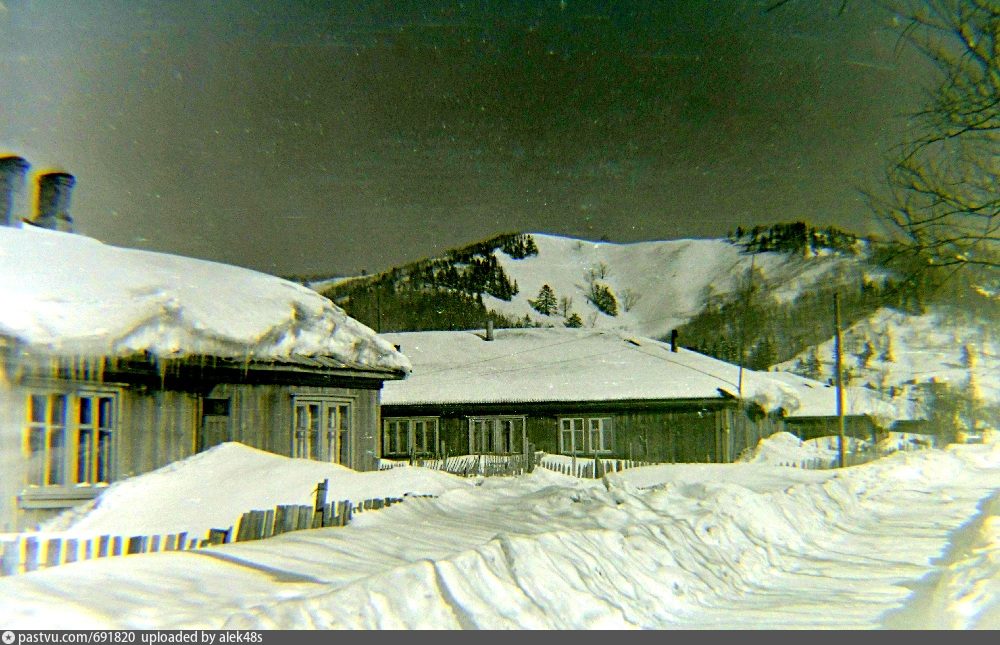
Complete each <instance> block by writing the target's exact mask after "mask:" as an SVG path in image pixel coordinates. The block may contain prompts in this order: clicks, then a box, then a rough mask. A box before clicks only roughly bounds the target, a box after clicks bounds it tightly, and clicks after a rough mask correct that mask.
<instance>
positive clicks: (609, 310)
mask: <svg viewBox="0 0 1000 645" xmlns="http://www.w3.org/2000/svg"><path fill="white" fill-rule="evenodd" d="M590 301H591V302H592V303H594V306H595V307H597V309H598V310H599V311H601V312H603V313H605V314H607V315H609V316H617V315H618V300H617V299H616V298H615V294H614V292H612V291H611V288H610V287H608V286H607V285H604V284H601V283H600V282H594V283H593V284H592V285H591V286H590Z"/></svg>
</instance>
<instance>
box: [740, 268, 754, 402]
mask: <svg viewBox="0 0 1000 645" xmlns="http://www.w3.org/2000/svg"><path fill="white" fill-rule="evenodd" d="M756 259H757V254H756V253H754V254H753V255H751V256H750V273H749V274H748V275H747V297H746V300H745V301H744V302H743V316H742V320H740V349H739V352H740V355H739V364H740V374H739V378H738V379H737V383H736V396H737V398H738V399H739V400H740V402H741V403H742V402H743V360H744V358H745V357H744V354H745V353H746V336H747V332H746V325H747V313H748V312H749V311H750V299H751V298H752V297H753V264H754V260H756Z"/></svg>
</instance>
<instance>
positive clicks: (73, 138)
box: [0, 0, 925, 274]
mask: <svg viewBox="0 0 1000 645" xmlns="http://www.w3.org/2000/svg"><path fill="white" fill-rule="evenodd" d="M772 2H773V0H742V1H741V0H731V1H729V0H688V1H671V0H652V1H634V2H629V1H627V0H623V1H618V2H614V1H611V0H608V1H606V2H598V1H596V0H591V1H583V0H564V1H563V2H560V1H559V0H544V1H542V0H536V1H530V0H521V1H515V0H505V1H500V0H495V1H489V0H466V1H463V2H458V1H451V2H433V1H430V0H365V1H360V0H338V1H331V2H326V3H323V2H276V1H270V0H263V1H250V0H239V1H237V0H226V1H224V2H218V1H215V0H205V1H187V2H146V1H143V0H88V1H87V2H76V1H72V0H67V1H65V2H56V1H41V0H36V1H29V0H0V87H2V91H0V152H13V153H16V154H20V155H22V156H25V157H26V158H27V159H28V160H29V161H30V162H31V163H32V165H33V168H32V170H33V171H37V170H40V169H44V168H58V169H60V170H65V171H67V172H71V173H73V174H75V175H76V177H77V181H78V183H77V186H76V188H75V190H74V193H73V206H72V213H73V216H74V217H75V219H76V221H77V226H78V229H79V230H80V231H81V232H84V233H86V234H88V235H92V236H94V237H97V238H99V239H102V240H104V241H107V242H109V243H113V244H119V245H123V246H133V247H138V248H147V249H152V250H157V251H166V252H171V253H180V254H184V255H190V256H195V257H202V258H207V259H214V260H220V261H224V262H230V263H233V264H239V265H242V266H248V267H252V268H256V269H260V270H264V271H268V272H271V273H280V274H289V273H331V272H344V273H354V272H359V271H360V270H361V269H367V270H368V271H376V270H380V269H383V268H386V267H388V266H390V265H393V264H398V263H400V262H403V261H407V260H413V259H417V258H419V257H424V256H427V255H430V254H433V253H436V252H439V251H441V250H444V249H446V248H449V247H453V246H457V245H461V244H464V243H469V242H473V241H476V240H479V239H482V238H484V237H487V236H491V235H494V234H496V233H499V232H504V231H513V230H522V231H538V232H551V233H559V234H565V235H571V236H578V237H586V238H590V239H598V238H601V237H605V238H607V239H610V240H612V241H621V242H627V241H636V240H643V239H665V238H674V237H685V236H688V237H705V236H719V235H722V234H725V233H726V231H728V230H731V229H733V228H735V227H736V226H737V225H743V226H749V225H753V224H766V223H771V222H777V221H788V220H794V219H805V220H807V221H811V222H813V223H815V224H821V225H822V224H833V225H837V226H842V227H847V228H849V229H853V230H856V231H858V232H874V231H877V230H878V225H877V223H876V221H875V220H874V219H873V217H872V216H871V215H870V214H869V212H868V210H867V207H866V204H865V202H864V200H863V198H862V197H861V195H860V193H859V191H858V189H859V188H862V187H865V186H867V185H869V184H872V183H873V182H874V181H876V180H877V178H878V176H879V174H880V168H881V165H882V163H883V159H884V157H885V155H886V154H887V153H888V151H889V150H890V149H891V147H892V146H893V145H895V144H897V143H899V142H900V140H901V138H902V136H903V134H904V128H905V118H904V115H905V113H907V112H909V111H912V110H913V109H914V107H915V106H916V105H917V104H918V102H919V97H920V94H919V83H918V80H919V79H920V78H922V77H924V76H925V75H924V73H923V71H922V70H920V69H919V67H918V65H917V63H915V62H914V60H913V57H912V56H911V55H909V54H907V53H906V52H905V50H903V51H900V50H899V49H898V48H897V34H896V32H894V31H892V30H891V29H890V28H889V26H888V19H887V16H886V15H885V14H882V13H881V12H880V11H879V10H878V9H876V8H874V7H873V6H872V5H873V4H874V3H870V2H867V1H865V2H850V3H848V5H847V8H846V11H845V12H844V13H843V14H840V13H839V9H840V8H841V2H840V0H803V1H801V2H791V3H788V4H786V5H785V6H783V7H781V8H779V9H776V10H774V11H770V12H766V11H764V8H765V7H766V6H768V5H769V4H771V3H772ZM32 193H33V191H32ZM24 201H26V200H23V201H22V203H23V202H24ZM25 214H27V213H25Z"/></svg>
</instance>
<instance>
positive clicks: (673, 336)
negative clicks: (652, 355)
mask: <svg viewBox="0 0 1000 645" xmlns="http://www.w3.org/2000/svg"><path fill="white" fill-rule="evenodd" d="M670 351H672V352H675V353H676V352H677V330H676V329H671V330H670Z"/></svg>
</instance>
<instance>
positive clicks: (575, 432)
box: [559, 417, 614, 455]
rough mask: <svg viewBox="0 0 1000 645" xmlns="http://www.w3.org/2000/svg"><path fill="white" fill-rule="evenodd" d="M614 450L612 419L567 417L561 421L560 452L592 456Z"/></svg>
mask: <svg viewBox="0 0 1000 645" xmlns="http://www.w3.org/2000/svg"><path fill="white" fill-rule="evenodd" d="M613 450H614V432H613V430H612V424H611V418H610V417H589V418H587V417H576V418H571V417H565V418H562V419H559V452H561V453H563V454H567V455H571V454H584V455H592V454H594V453H595V452H611V451H613Z"/></svg>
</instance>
